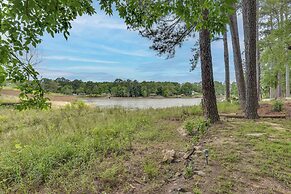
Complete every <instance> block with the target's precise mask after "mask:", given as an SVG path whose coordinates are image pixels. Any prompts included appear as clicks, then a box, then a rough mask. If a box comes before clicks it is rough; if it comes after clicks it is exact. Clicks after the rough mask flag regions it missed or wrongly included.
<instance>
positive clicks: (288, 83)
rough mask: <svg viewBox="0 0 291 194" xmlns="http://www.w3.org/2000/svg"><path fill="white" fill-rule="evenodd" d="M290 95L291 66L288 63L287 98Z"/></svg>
mask: <svg viewBox="0 0 291 194" xmlns="http://www.w3.org/2000/svg"><path fill="white" fill-rule="evenodd" d="M288 97H290V68H289V64H288V63H286V98H288Z"/></svg>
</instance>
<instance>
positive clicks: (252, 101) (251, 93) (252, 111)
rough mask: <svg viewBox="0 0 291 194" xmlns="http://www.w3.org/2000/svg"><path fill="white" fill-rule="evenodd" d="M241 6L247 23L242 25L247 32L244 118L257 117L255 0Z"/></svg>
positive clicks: (249, 0) (247, 0)
mask: <svg viewBox="0 0 291 194" xmlns="http://www.w3.org/2000/svg"><path fill="white" fill-rule="evenodd" d="M243 6H244V7H245V10H246V11H247V13H246V15H247V25H246V26H244V30H245V31H246V32H245V33H246V34H247V36H246V37H245V38H246V41H247V49H246V52H247V54H246V56H247V57H248V58H247V59H246V61H247V64H246V83H247V88H246V112H245V113H246V118H248V119H257V118H259V115H258V113H257V108H258V95H257V73H256V47H257V41H256V40H257V38H256V37H257V36H256V30H254V29H257V27H256V26H257V25H256V24H257V21H256V16H257V14H256V12H257V11H256V10H257V9H256V0H243Z"/></svg>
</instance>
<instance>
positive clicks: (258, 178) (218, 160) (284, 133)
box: [137, 119, 291, 194]
mask: <svg viewBox="0 0 291 194" xmlns="http://www.w3.org/2000/svg"><path fill="white" fill-rule="evenodd" d="M286 123H288V124H287V126H286V125H285V124H286ZM252 126H254V127H252ZM290 138H291V128H290V122H289V121H286V120H260V121H257V122H249V121H244V122H242V121H241V120H236V119H233V120H228V121H227V122H226V121H222V122H221V123H220V124H217V125H215V126H213V127H211V128H210V129H209V131H208V133H207V134H206V136H205V137H204V138H203V139H202V140H201V141H200V143H199V144H198V145H196V146H195V148H196V150H195V152H194V155H193V157H192V165H193V170H194V171H193V172H194V173H193V176H191V178H185V176H184V175H183V174H184V173H185V172H183V171H180V172H175V173H173V174H175V175H174V176H173V177H172V178H171V179H169V180H167V181H165V183H164V184H163V185H162V186H161V187H160V188H159V189H157V190H156V191H155V192H152V193H170V194H182V193H187V194H191V193H194V194H198V193H207V194H208V193H209V194H211V193H248V194H265V193H278V194H289V193H291V187H290V186H291V170H290V168H289V167H290V156H291V153H290V149H289V148H290V140H291V139H290ZM281 144H282V145H284V144H286V145H287V144H288V146H286V147H283V146H282V147H280V148H279V147H278V145H281ZM268 146H270V148H268ZM205 149H207V150H208V151H209V164H208V165H207V164H206V160H205V155H204V151H205ZM288 149H289V150H288ZM278 152H285V153H284V154H283V155H277V153H278ZM266 154H267V155H266ZM288 158H289V159H288ZM282 161H284V162H282ZM181 162H184V165H185V161H184V160H183V159H182V161H181ZM175 165H177V164H175ZM288 166H289V167H288ZM184 168H185V167H184ZM137 193H139V192H137ZM140 193H143V192H140Z"/></svg>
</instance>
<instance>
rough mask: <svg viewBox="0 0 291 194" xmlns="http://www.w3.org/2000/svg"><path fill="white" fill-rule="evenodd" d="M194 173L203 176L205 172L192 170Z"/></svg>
mask: <svg viewBox="0 0 291 194" xmlns="http://www.w3.org/2000/svg"><path fill="white" fill-rule="evenodd" d="M194 174H197V175H198V176H205V175H206V174H205V172H203V171H199V170H198V171H194Z"/></svg>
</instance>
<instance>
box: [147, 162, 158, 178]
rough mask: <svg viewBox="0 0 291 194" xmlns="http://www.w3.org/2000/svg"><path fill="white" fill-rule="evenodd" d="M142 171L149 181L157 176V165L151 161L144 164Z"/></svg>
mask: <svg viewBox="0 0 291 194" xmlns="http://www.w3.org/2000/svg"><path fill="white" fill-rule="evenodd" d="M143 171H144V173H145V174H146V175H147V177H148V178H149V179H150V180H152V179H154V178H155V177H156V176H157V175H158V174H159V169H158V167H157V165H156V164H155V163H154V161H151V160H149V161H146V162H145V163H144V165H143Z"/></svg>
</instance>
